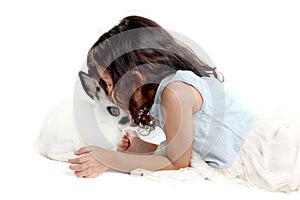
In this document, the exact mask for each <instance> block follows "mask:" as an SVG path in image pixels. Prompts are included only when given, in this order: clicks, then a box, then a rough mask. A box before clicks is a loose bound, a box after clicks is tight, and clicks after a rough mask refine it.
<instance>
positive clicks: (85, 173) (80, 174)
mask: <svg viewBox="0 0 300 200" xmlns="http://www.w3.org/2000/svg"><path fill="white" fill-rule="evenodd" d="M94 172H95V170H94V167H89V168H87V169H85V170H83V171H76V172H75V173H74V174H75V175H76V176H77V177H86V176H89V175H91V174H92V173H94Z"/></svg>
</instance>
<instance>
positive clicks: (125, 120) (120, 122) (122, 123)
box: [119, 117, 129, 125]
mask: <svg viewBox="0 0 300 200" xmlns="http://www.w3.org/2000/svg"><path fill="white" fill-rule="evenodd" d="M128 122H129V118H128V117H122V118H121V120H120V121H119V124H121V125H125V124H127V123H128Z"/></svg>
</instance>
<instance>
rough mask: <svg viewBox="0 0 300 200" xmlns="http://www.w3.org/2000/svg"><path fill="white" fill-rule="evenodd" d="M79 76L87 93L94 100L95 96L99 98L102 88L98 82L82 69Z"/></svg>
mask: <svg viewBox="0 0 300 200" xmlns="http://www.w3.org/2000/svg"><path fill="white" fill-rule="evenodd" d="M79 78H80V82H81V85H82V87H83V89H84V91H85V92H86V94H87V95H88V96H89V97H91V98H92V99H94V100H96V99H95V97H96V98H97V99H98V100H99V97H98V93H99V92H100V90H101V89H100V86H99V84H98V82H97V81H96V80H95V79H94V78H92V77H91V76H89V75H88V74H87V73H85V72H82V71H80V72H79Z"/></svg>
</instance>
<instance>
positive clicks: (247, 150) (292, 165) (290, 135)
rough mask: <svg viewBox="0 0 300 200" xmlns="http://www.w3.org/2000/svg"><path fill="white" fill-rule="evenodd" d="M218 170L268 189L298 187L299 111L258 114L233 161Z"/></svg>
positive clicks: (286, 189)
mask: <svg viewBox="0 0 300 200" xmlns="http://www.w3.org/2000/svg"><path fill="white" fill-rule="evenodd" d="M283 111H284V112H283ZM220 171H221V173H222V174H223V175H225V176H226V177H227V178H230V179H235V180H236V181H238V182H242V183H244V184H247V185H252V186H256V187H259V188H262V189H266V190H270V191H281V192H290V191H297V190H299V188H300V112H299V111H297V110H281V111H280V110H277V111H271V112H269V111H263V112H259V113H257V114H256V122H255V124H254V126H253V129H252V131H251V133H250V135H249V137H248V138H247V140H246V141H245V143H244V144H243V147H242V149H241V151H240V154H239V156H238V157H237V159H236V161H235V162H234V164H233V165H232V166H231V167H230V168H228V169H223V170H220Z"/></svg>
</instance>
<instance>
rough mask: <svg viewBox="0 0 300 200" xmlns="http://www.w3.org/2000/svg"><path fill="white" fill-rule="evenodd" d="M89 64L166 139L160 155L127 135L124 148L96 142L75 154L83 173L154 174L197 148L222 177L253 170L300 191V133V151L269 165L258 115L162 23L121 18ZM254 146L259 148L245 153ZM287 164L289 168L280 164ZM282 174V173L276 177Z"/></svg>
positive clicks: (262, 180) (260, 181)
mask: <svg viewBox="0 0 300 200" xmlns="http://www.w3.org/2000/svg"><path fill="white" fill-rule="evenodd" d="M87 65H88V68H89V74H90V76H91V77H93V78H94V79H96V82H97V83H98V84H99V86H101V87H102V88H103V89H104V90H105V92H106V94H107V96H108V97H109V98H110V100H111V101H112V102H114V103H115V104H117V105H118V106H120V107H122V108H123V109H124V110H125V111H127V112H128V113H130V115H131V117H132V121H133V122H134V123H135V124H136V125H138V126H140V127H141V129H144V130H145V131H144V132H145V133H146V134H147V133H150V132H151V131H152V130H153V129H155V126H156V125H158V126H160V127H161V128H162V129H163V131H164V133H165V136H166V141H165V153H164V154H162V155H154V154H147V153H146V154H145V152H148V151H154V150H155V149H156V146H155V145H154V146H153V145H152V144H147V145H146V144H144V143H142V142H141V141H137V143H135V142H136V141H131V140H130V138H129V137H128V135H125V136H123V138H122V141H121V142H120V144H119V145H118V146H119V148H120V149H122V150H123V151H111V150H107V149H104V148H102V147H96V146H90V147H85V148H81V149H79V150H78V151H76V152H75V154H76V155H78V156H79V157H77V158H75V159H70V160H69V162H70V163H71V164H72V165H70V169H72V170H73V171H74V172H75V174H76V175H77V176H78V177H96V176H98V175H100V174H101V173H103V172H104V171H106V170H107V169H114V170H118V171H122V172H130V171H132V170H134V169H136V168H142V169H146V170H151V171H155V170H170V169H171V170H176V169H180V168H185V167H188V166H189V165H190V159H191V155H192V151H194V152H196V153H197V154H198V155H199V156H200V157H201V158H202V159H203V160H204V161H205V162H206V163H207V164H208V165H209V166H211V167H214V168H217V169H220V170H221V169H222V170H225V173H224V174H226V173H227V174H230V175H232V174H234V176H236V177H237V176H246V175H247V174H248V175H249V176H248V177H250V179H251V180H250V179H249V181H252V182H253V184H255V185H257V186H261V187H263V186H265V185H268V184H269V183H270V184H269V186H268V188H267V189H270V190H275V189H280V188H287V187H289V189H290V190H296V189H297V188H299V185H300V165H299V158H298V154H297V153H298V151H299V148H300V147H299V141H300V139H299V137H296V136H295V135H293V136H291V137H293V139H295V141H296V142H294V143H293V145H294V147H295V148H294V150H295V152H296V153H295V152H294V153H295V154H293V155H290V156H289V158H290V160H289V161H286V162H283V160H284V157H282V154H279V157H278V158H276V157H273V158H272V159H269V158H267V161H268V162H265V159H266V158H265V156H266V155H265V154H264V152H261V150H262V149H264V148H262V146H263V147H264V145H265V144H262V142H263V140H259V141H258V138H261V137H262V136H261V134H263V133H259V134H258V135H257V134H255V127H256V125H255V124H256V122H255V116H254V114H253V113H252V112H251V111H250V110H249V109H248V108H247V107H246V106H244V105H243V104H242V103H241V102H240V101H239V99H238V98H237V96H236V95H234V94H233V93H232V92H230V91H228V90H226V88H223V85H222V82H223V77H222V76H221V75H220V73H218V72H217V71H216V68H213V67H211V66H209V65H208V64H206V63H205V62H203V61H202V60H200V59H199V58H198V57H197V56H196V55H195V54H194V53H193V52H192V51H191V50H190V49H189V48H188V47H186V46H184V45H183V44H182V43H180V42H178V41H176V40H175V39H174V38H173V37H172V36H171V35H170V34H169V33H168V32H167V31H166V30H164V29H163V28H162V27H161V26H159V25H158V24H157V23H155V22H153V21H151V20H149V19H146V18H143V17H139V16H129V17H126V18H124V19H122V21H121V22H120V23H119V24H118V25H116V26H115V27H113V28H112V29H111V30H109V31H108V32H106V33H104V34H103V35H102V36H101V37H100V38H99V39H98V41H97V42H96V43H95V44H94V45H93V46H92V48H91V49H90V50H89V52H88V57H87ZM91 92H94V93H96V92H97V90H93V91H91ZM298 135H299V133H298ZM269 137H270V138H269V139H271V140H272V136H269ZM291 137H290V138H285V137H284V136H280V140H282V141H283V144H289V143H288V142H285V141H287V140H291ZM250 140H251V141H252V143H251V142H249V141H250ZM253 140H257V141H255V142H253ZM245 141H246V142H245ZM272 141H276V142H277V141H278V140H272ZM244 143H245V144H244ZM271 143H272V142H271ZM243 144H244V145H243ZM254 144H255V145H256V146H255V145H254ZM151 145H152V146H151ZM251 145H252V146H251ZM253 145H254V146H253ZM250 146H251V148H252V149H254V150H253V151H252V152H251V151H249V149H247V150H246V151H245V148H250ZM271 146H272V145H271ZM275 146H276V145H275ZM241 148H242V149H241ZM251 148H250V149H251ZM269 149H272V148H271V147H270V148H269ZM241 150H242V151H241ZM273 150H274V151H276V149H273ZM128 151H131V152H132V151H133V152H140V153H128ZM241 154H243V155H244V154H246V155H248V156H249V158H250V159H249V160H251V159H254V161H255V160H256V159H259V160H261V161H262V162H259V165H257V162H251V161H249V160H247V161H245V160H243V158H245V157H246V156H245V155H244V157H241ZM272 155H274V154H272ZM273 159H274V161H273V162H276V167H275V168H276V170H275V171H273V170H274V169H275V168H270V167H271V166H272V167H273V166H275V165H273V164H272V165H271V164H270V162H272V160H273ZM279 159H283V160H282V162H281V161H280V160H279ZM269 161H270V162H269ZM282 163H284V165H287V166H284V167H282V166H281V164H282ZM238 166H243V167H240V168H238ZM250 169H251V172H250V171H249V170H250ZM230 170H231V171H230ZM233 171H234V173H233ZM229 172H232V173H229ZM287 172H288V175H287ZM266 174H272V175H266ZM282 174H284V178H281V179H278V175H279V176H280V177H283V176H282ZM262 185H263V186H262Z"/></svg>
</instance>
